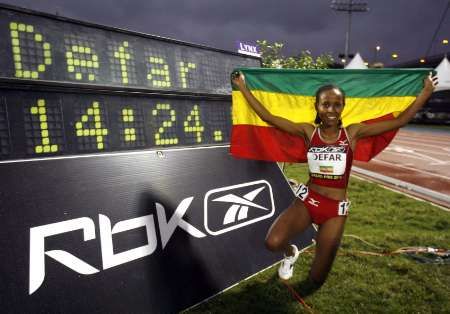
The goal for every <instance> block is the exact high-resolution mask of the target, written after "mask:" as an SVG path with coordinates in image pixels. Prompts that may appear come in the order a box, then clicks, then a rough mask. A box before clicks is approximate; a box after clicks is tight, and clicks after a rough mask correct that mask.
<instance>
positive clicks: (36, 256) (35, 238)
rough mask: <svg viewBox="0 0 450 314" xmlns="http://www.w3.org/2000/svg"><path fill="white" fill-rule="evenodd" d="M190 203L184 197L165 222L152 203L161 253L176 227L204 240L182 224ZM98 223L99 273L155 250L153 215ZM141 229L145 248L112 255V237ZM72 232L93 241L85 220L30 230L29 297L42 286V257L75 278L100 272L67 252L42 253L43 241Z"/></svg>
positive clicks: (161, 210) (91, 225)
mask: <svg viewBox="0 0 450 314" xmlns="http://www.w3.org/2000/svg"><path fill="white" fill-rule="evenodd" d="M193 199H194V198H193V197H188V198H185V199H184V200H182V201H181V203H180V204H179V205H178V207H177V209H176V210H175V212H174V214H173V215H172V217H171V218H170V219H169V220H167V218H166V212H165V209H164V207H163V206H162V205H161V204H159V203H155V205H156V214H157V216H158V226H159V232H160V235H161V245H162V249H164V248H165V246H166V245H167V243H168V242H169V240H170V238H171V236H172V234H173V233H174V231H175V229H176V228H177V227H180V228H181V229H183V230H184V231H186V232H187V233H189V234H190V235H191V236H193V237H196V238H203V237H205V236H206V235H205V234H204V233H203V232H201V231H200V230H198V229H197V228H195V227H194V226H192V225H191V224H189V223H188V222H186V221H185V220H183V216H184V214H185V213H186V211H187V210H188V208H189V206H190V205H191V203H192V200H193ZM98 219H99V220H98V224H99V230H100V248H101V255H102V263H103V265H102V266H103V270H105V269H108V268H111V267H116V266H119V265H121V264H125V263H128V262H131V261H133V260H136V259H139V258H142V257H145V256H148V255H150V254H152V253H153V252H154V251H155V250H156V247H157V246H158V241H157V239H156V225H155V221H154V217H153V215H146V216H142V217H137V218H132V219H127V220H122V221H119V222H117V223H116V224H115V225H114V226H112V225H111V220H110V219H109V218H108V217H107V216H105V215H98ZM142 227H145V229H146V232H147V244H146V245H143V246H140V247H136V248H133V249H130V250H127V251H124V252H118V253H115V252H114V243H113V235H114V234H117V233H120V232H125V231H129V230H133V229H136V228H142ZM75 230H82V231H83V237H84V241H89V240H93V239H95V223H94V221H93V220H92V219H91V218H89V217H81V218H76V219H71V220H66V221H61V222H56V223H52V224H48V225H43V226H38V227H33V228H31V229H30V287H29V293H30V294H32V293H34V292H35V291H36V290H37V289H39V287H40V286H41V285H42V283H43V282H44V279H45V256H46V255H47V256H49V257H51V258H53V259H54V260H56V261H58V262H59V263H61V264H63V265H64V266H66V267H68V268H70V269H71V270H73V271H75V272H77V273H79V274H83V275H92V274H95V273H97V272H99V271H100V270H99V269H97V268H95V267H93V266H91V265H90V264H88V263H87V262H85V261H83V260H81V259H80V258H78V257H76V256H75V255H73V254H72V253H69V252H67V251H63V250H50V251H46V250H45V239H46V238H48V237H51V236H54V235H58V234H62V233H66V232H71V231H75Z"/></svg>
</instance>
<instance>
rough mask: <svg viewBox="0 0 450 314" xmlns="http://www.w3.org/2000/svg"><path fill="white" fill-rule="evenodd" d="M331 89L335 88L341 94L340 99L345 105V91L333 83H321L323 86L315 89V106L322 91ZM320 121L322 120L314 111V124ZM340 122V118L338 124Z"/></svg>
mask: <svg viewBox="0 0 450 314" xmlns="http://www.w3.org/2000/svg"><path fill="white" fill-rule="evenodd" d="M332 89H337V90H338V91H339V92H340V93H341V94H342V101H343V103H344V106H345V92H344V91H343V90H342V88H340V87H339V86H337V85H334V84H327V85H323V86H321V87H320V88H319V89H318V90H317V91H316V100H315V103H314V105H316V106H317V104H318V103H319V98H320V95H321V94H322V93H323V92H326V91H328V90H332ZM321 122H322V120H320V118H319V114H318V113H316V119H315V120H314V123H315V124H320V123H321ZM340 124H342V121H341V120H339V125H340Z"/></svg>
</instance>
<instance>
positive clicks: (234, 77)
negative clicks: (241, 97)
mask: <svg viewBox="0 0 450 314" xmlns="http://www.w3.org/2000/svg"><path fill="white" fill-rule="evenodd" d="M231 82H232V83H233V84H234V85H235V86H236V87H237V88H239V89H242V88H244V87H245V86H246V85H245V76H244V74H243V73H242V72H238V71H235V72H233V73H231Z"/></svg>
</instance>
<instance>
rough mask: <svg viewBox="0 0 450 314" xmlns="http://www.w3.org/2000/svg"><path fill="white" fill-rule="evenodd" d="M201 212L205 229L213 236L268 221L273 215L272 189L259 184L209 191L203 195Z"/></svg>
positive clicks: (260, 182)
mask: <svg viewBox="0 0 450 314" xmlns="http://www.w3.org/2000/svg"><path fill="white" fill-rule="evenodd" d="M261 204H269V206H268V208H267V207H266V206H262V205H261ZM204 211H205V214H204V223H205V229H206V230H207V231H208V233H209V234H212V235H219V234H222V233H226V232H228V231H231V230H234V229H237V228H241V227H244V226H247V225H249V224H252V223H255V222H258V221H261V220H263V219H267V218H270V217H272V216H273V214H274V213H275V205H274V200H273V192H272V187H271V185H270V184H269V182H267V181H265V180H260V181H254V182H248V183H243V184H238V185H232V186H227V187H222V188H218V189H214V190H211V191H209V192H208V193H206V195H205V200H204Z"/></svg>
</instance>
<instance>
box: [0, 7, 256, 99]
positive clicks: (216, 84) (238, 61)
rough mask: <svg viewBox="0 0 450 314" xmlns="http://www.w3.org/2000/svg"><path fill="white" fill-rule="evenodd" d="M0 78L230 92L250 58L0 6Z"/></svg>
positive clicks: (250, 60)
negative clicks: (232, 81) (235, 76)
mask: <svg viewBox="0 0 450 314" xmlns="http://www.w3.org/2000/svg"><path fill="white" fill-rule="evenodd" d="M0 38H2V40H1V41H0V55H1V56H2V58H0V77H7V78H17V79H30V80H50V81H58V82H78V83H89V84H102V85H112V86H118V87H125V86H126V87H128V86H129V87H140V88H149V89H152V90H161V91H167V90H178V91H187V92H197V93H198V92H202V93H212V94H230V92H231V87H230V83H229V74H230V73H231V71H232V70H233V69H234V68H236V67H239V66H247V67H251V66H259V65H260V61H259V59H257V58H253V57H248V56H247V57H244V56H242V55H237V54H232V53H229V52H225V51H221V50H218V49H212V48H206V47H201V46H199V45H193V44H187V43H182V42H179V41H175V40H169V39H164V38H161V37H156V36H149V35H145V34H140V33H133V32H130V31H124V30H118V29H113V28H108V27H104V26H98V25H94V24H88V23H82V22H79V21H74V20H69V19H65V18H61V17H56V16H50V15H47V14H45V15H44V14H39V13H35V12H31V11H25V10H20V9H14V8H12V7H7V6H0Z"/></svg>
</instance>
